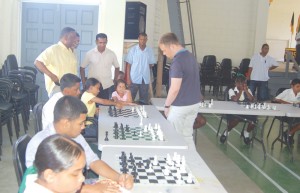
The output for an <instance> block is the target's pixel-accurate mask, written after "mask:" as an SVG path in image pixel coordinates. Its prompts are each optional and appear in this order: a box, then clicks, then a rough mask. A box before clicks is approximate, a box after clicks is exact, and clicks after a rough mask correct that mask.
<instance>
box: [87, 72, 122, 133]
mask: <svg viewBox="0 0 300 193" xmlns="http://www.w3.org/2000/svg"><path fill="white" fill-rule="evenodd" d="M85 89H86V90H85V92H84V93H83V94H82V96H81V101H82V102H83V103H84V104H85V106H86V107H87V109H88V112H87V116H88V117H95V118H96V119H97V117H98V114H99V108H98V107H96V103H97V104H102V105H115V106H116V107H117V108H122V105H121V104H120V103H119V102H115V101H111V100H107V99H102V98H98V97H97V95H98V94H99V91H100V82H99V81H98V80H97V79H96V78H89V79H87V81H86V83H85ZM97 123H98V122H97V121H96V124H93V123H92V122H90V121H87V122H86V128H85V132H84V136H85V137H98V124H97Z"/></svg>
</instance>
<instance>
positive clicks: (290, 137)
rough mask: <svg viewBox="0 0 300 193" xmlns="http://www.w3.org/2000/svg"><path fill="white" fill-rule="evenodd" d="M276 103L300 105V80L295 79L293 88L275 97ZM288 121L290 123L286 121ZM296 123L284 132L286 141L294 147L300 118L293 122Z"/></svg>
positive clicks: (292, 83) (299, 126)
mask: <svg viewBox="0 0 300 193" xmlns="http://www.w3.org/2000/svg"><path fill="white" fill-rule="evenodd" d="M274 101H275V102H278V103H283V104H298V105H299V104H300V79H299V78H295V79H293V80H292V82H291V88H290V89H286V90H284V91H283V92H282V93H280V94H279V95H278V96H276V97H275V100H274ZM286 121H289V120H287V119H286ZM293 123H296V124H294V125H293V126H292V128H291V130H290V131H285V132H283V138H284V140H285V141H286V142H287V143H289V144H290V145H292V144H293V143H294V134H295V133H296V132H297V131H299V130H300V118H296V119H294V120H293Z"/></svg>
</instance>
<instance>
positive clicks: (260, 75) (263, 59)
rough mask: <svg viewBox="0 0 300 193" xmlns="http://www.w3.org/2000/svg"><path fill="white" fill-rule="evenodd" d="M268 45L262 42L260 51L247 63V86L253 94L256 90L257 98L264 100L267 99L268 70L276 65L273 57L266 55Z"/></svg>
mask: <svg viewBox="0 0 300 193" xmlns="http://www.w3.org/2000/svg"><path fill="white" fill-rule="evenodd" d="M268 52H269V45H268V44H263V45H262V47H261V52H260V53H257V54H255V55H254V56H253V57H252V58H251V61H250V64H249V76H250V85H249V88H250V90H251V92H252V94H253V96H255V91H256V90H257V100H258V101H266V100H268V99H269V91H268V80H269V70H273V69H275V68H277V67H278V63H277V62H276V61H275V59H274V58H272V57H271V56H268V55H267V54H268Z"/></svg>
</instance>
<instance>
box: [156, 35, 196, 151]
mask: <svg viewBox="0 0 300 193" xmlns="http://www.w3.org/2000/svg"><path fill="white" fill-rule="evenodd" d="M159 47H160V49H161V51H162V52H163V54H164V55H165V56H167V57H168V58H170V59H173V61H172V63H171V66H170V71H169V76H170V80H169V84H170V89H169V92H168V96H167V99H166V102H165V110H164V112H165V115H166V117H167V119H168V121H169V122H170V123H171V124H172V125H173V126H174V128H175V129H176V131H177V132H178V133H179V134H181V135H182V136H183V137H184V139H185V141H186V142H187V143H188V146H189V149H195V145H194V142H193V123H194V120H195V118H196V117H197V113H198V110H199V102H200V101H201V100H202V95H201V92H200V77H199V65H198V63H197V60H196V58H195V57H194V56H193V54H192V53H190V52H189V51H188V50H187V49H185V48H183V47H182V45H180V43H179V41H178V38H177V37H176V35H175V34H174V33H167V34H164V35H163V36H162V37H161V38H160V40H159Z"/></svg>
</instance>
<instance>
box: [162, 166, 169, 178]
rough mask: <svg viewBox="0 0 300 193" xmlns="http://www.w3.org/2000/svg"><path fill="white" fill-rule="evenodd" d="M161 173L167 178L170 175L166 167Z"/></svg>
mask: <svg viewBox="0 0 300 193" xmlns="http://www.w3.org/2000/svg"><path fill="white" fill-rule="evenodd" d="M163 173H164V175H165V176H168V175H169V174H170V169H169V167H168V166H167V167H166V169H164V170H163Z"/></svg>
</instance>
